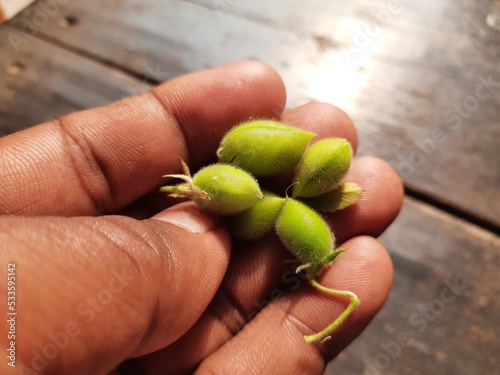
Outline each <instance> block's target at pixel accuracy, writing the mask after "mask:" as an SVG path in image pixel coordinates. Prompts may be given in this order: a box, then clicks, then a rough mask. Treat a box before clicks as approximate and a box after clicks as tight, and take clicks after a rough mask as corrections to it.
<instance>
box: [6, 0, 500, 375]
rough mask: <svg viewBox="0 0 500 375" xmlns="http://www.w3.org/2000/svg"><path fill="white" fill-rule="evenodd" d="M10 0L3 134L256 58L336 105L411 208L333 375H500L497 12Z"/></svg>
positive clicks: (441, 0)
mask: <svg viewBox="0 0 500 375" xmlns="http://www.w3.org/2000/svg"><path fill="white" fill-rule="evenodd" d="M9 2H10V3H11V5H12V3H14V1H12V0H10V1H9V0H0V7H3V9H4V14H5V17H4V18H10V17H12V18H11V19H9V20H7V21H5V22H4V23H2V24H1V25H0V135H6V134H8V133H12V132H14V131H17V130H20V129H23V128H26V127H29V126H31V125H34V124H36V123H39V122H42V121H45V120H49V119H52V118H55V117H58V116H61V115H64V114H66V113H69V112H73V111H76V110H79V109H82V108H88V107H94V106H100V105H104V104H107V103H109V102H112V101H114V100H117V99H120V98H122V97H125V96H129V95H133V94H136V93H139V92H142V91H146V90H148V89H149V88H150V87H151V86H153V85H155V84H157V83H159V82H161V81H163V80H166V79H170V78H173V77H175V76H178V75H180V74H183V73H187V72H191V71H195V70H200V69H204V68H209V67H213V66H216V65H220V64H223V63H226V62H230V61H234V60H241V59H249V58H250V59H257V60H260V61H263V62H265V63H267V64H269V65H271V66H272V67H273V68H275V69H276V70H277V71H278V72H279V73H280V74H281V75H282V77H283V79H284V81H285V84H286V86H287V91H288V102H287V107H288V108H292V107H295V106H297V105H300V104H304V103H306V102H309V101H322V102H328V103H331V104H334V105H336V106H339V107H341V108H342V109H344V110H345V111H346V112H347V113H348V114H349V115H350V116H351V117H352V118H353V119H354V121H355V123H356V124H357V125H358V129H359V137H360V149H359V153H360V154H361V155H367V154H371V155H376V156H379V157H381V158H383V159H384V160H386V161H387V162H389V163H390V164H391V165H392V166H393V167H394V168H396V169H397V170H398V172H399V173H400V175H401V176H402V178H403V180H404V182H405V188H406V198H405V204H404V207H403V210H402V212H401V215H400V216H399V217H398V219H397V220H396V222H395V223H394V224H393V225H392V226H391V227H390V229H389V230H388V231H387V232H386V233H385V234H384V235H383V236H382V237H381V240H382V241H383V242H384V244H385V245H386V246H387V247H388V249H389V251H390V253H391V256H392V259H393V262H394V266H395V279H394V285H393V289H392V292H391V295H390V297H389V300H388V302H387V303H386V305H385V306H384V308H383V310H382V311H381V313H380V314H379V315H378V316H377V317H376V319H375V320H374V321H373V322H372V323H371V324H370V326H369V327H368V328H367V329H366V330H365V332H364V333H363V334H362V335H361V336H360V337H359V338H358V339H357V340H356V341H355V342H354V343H353V344H352V345H351V346H350V347H349V348H347V349H346V350H345V351H344V352H343V353H341V355H340V356H339V357H337V358H336V359H335V360H334V361H332V362H331V363H330V364H329V366H328V368H327V370H326V372H325V374H365V375H366V374H484V375H493V374H499V373H500V372H499V371H500V370H499V369H500V360H499V353H500V342H499V340H498V337H499V336H500V325H499V324H498V321H497V320H498V316H499V314H500V287H499V282H498V281H499V276H498V275H499V271H500V238H499V228H500V225H499V224H500V194H499V187H500V167H499V166H500V63H499V62H500V1H498V0H420V1H418V2H416V1H410V0H352V1H349V2H346V1H340V0H328V1H327V0H310V1H307V2H306V1H298V0H287V1H285V0H275V1H264V0H252V1H250V0H162V1H160V0H113V1H110V0H108V1H104V0H86V1H69V0H39V1H35V2H34V3H32V4H31V5H29V6H28V7H27V8H26V9H24V10H22V11H21V12H20V13H18V14H17V15H15V16H14V14H15V13H16V11H17V10H18V9H22V8H23V7H24V6H25V5H27V3H30V1H26V2H25V3H24V2H21V1H20V0H16V1H15V5H16V7H15V8H16V10H15V11H14V10H11V9H14V8H12V7H11V6H10V5H9V6H7V4H8V3H9ZM7 9H9V10H8V12H7Z"/></svg>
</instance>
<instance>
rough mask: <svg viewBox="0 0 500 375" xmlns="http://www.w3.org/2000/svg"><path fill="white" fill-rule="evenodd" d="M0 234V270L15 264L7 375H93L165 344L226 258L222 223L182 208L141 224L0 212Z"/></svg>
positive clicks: (200, 302) (198, 308) (214, 284)
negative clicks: (11, 353) (11, 359)
mask: <svg viewBox="0 0 500 375" xmlns="http://www.w3.org/2000/svg"><path fill="white" fill-rule="evenodd" d="M0 233H1V235H0V237H2V240H1V245H0V264H1V267H2V272H4V271H5V270H6V269H7V268H8V266H7V264H11V265H12V264H14V265H15V266H14V267H15V280H16V293H17V294H16V303H15V312H17V315H16V316H15V317H16V318H15V319H16V320H15V325H17V329H16V330H15V332H16V335H15V340H14V341H15V343H14V344H15V357H16V361H17V363H16V365H17V366H16V367H18V369H17V370H16V373H18V372H19V370H20V369H24V370H25V372H24V373H34V374H41V373H44V374H45V373H71V374H88V373H92V374H101V373H106V372H109V371H110V370H111V369H113V368H114V367H116V366H117V365H118V364H119V363H121V362H122V361H123V360H124V359H126V358H129V357H134V356H139V355H143V354H146V353H149V352H152V351H155V350H158V349H159V348H162V347H165V346H167V345H169V344H170V343H172V342H173V341H175V340H177V339H178V338H179V337H180V336H181V335H183V334H184V333H185V332H186V331H187V330H188V329H189V328H190V327H191V326H192V325H193V324H194V322H195V321H196V320H197V319H198V318H199V316H200V315H201V314H202V313H203V311H204V310H205V308H206V307H207V305H208V304H209V302H210V300H211V299H212V297H213V295H214V294H215V292H216V290H217V289H218V287H219V284H220V283H221V281H222V278H223V276H224V273H225V271H226V268H227V265H228V261H229V255H230V254H229V253H230V240H229V237H228V235H227V233H226V231H225V229H224V226H223V225H219V222H218V220H217V219H216V218H214V217H212V216H210V215H208V214H206V213H205V212H202V211H201V210H199V209H198V208H197V207H196V206H195V205H194V204H192V203H182V204H180V205H177V206H174V207H172V208H170V209H168V210H165V211H163V212H161V213H160V214H158V215H156V216H155V217H154V218H152V219H149V220H145V221H142V222H141V221H137V220H133V219H130V218H127V217H122V216H107V217H99V218H95V217H77V218H62V217H14V216H11V217H5V216H4V217H2V218H0ZM5 293H6V288H5V287H3V286H1V287H0V295H1V299H2V300H4V301H5V300H7V296H6V295H5ZM0 340H1V341H0V342H1V343H2V345H3V346H4V347H6V348H7V349H8V348H9V346H10V345H11V344H12V343H11V340H9V339H8V338H7V335H2V337H1V338H0ZM6 367H8V366H6ZM8 370H11V372H10V373H14V371H12V370H14V368H11V367H8ZM2 373H4V371H3V370H2ZM7 373H9V372H8V371H7Z"/></svg>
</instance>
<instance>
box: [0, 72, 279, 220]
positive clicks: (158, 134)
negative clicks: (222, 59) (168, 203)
mask: <svg viewBox="0 0 500 375" xmlns="http://www.w3.org/2000/svg"><path fill="white" fill-rule="evenodd" d="M284 103H285V91H284V87H283V82H282V81H281V78H280V77H279V76H278V75H277V73H276V72H274V71H273V70H272V69H270V68H268V67H266V66H265V65H263V64H260V63H258V62H241V63H234V64H229V65H226V66H222V67H219V68H215V69H211V70H206V71H203V72H199V73H194V74H190V75H186V76H183V77H180V78H177V79H174V80H172V81H170V82H167V83H165V84H162V85H160V86H158V87H156V88H154V89H153V90H151V91H150V92H147V93H145V94H141V95H138V96H136V97H132V98H126V99H124V100H121V101H119V102H116V103H113V104H111V105H109V106H106V107H103V108H97V109H92V110H87V111H83V112H79V113H75V114H71V115H68V116H65V117H63V118H61V119H60V120H58V121H53V122H49V123H45V124H42V125H39V126H36V127H33V128H30V129H27V130H25V131H22V132H19V133H16V134H12V135H10V136H7V137H4V138H2V139H0V165H2V169H1V170H0V212H1V213H7V214H26V215H49V214H54V215H65V216H71V215H97V214H103V213H110V212H116V211H117V210H118V209H120V208H123V207H124V206H126V205H128V204H130V203H131V202H132V201H134V200H136V199H137V198H139V197H141V196H143V195H144V194H146V193H148V192H149V191H151V190H153V189H155V188H156V187H157V186H158V185H159V184H161V182H162V177H161V176H162V175H164V174H167V173H173V172H175V171H178V170H179V167H180V163H179V157H182V158H183V159H184V160H187V161H189V162H190V165H191V166H192V167H193V168H196V167H199V166H200V165H201V164H203V163H206V162H209V161H210V160H212V159H213V157H214V155H215V150H216V147H217V144H218V142H219V141H220V139H221V137H222V136H223V134H224V133H225V132H226V131H227V130H228V129H229V128H230V127H231V126H234V125H235V124H237V123H239V122H241V121H245V120H248V119H249V118H250V117H254V118H257V117H268V118H272V117H277V116H279V115H280V114H281V112H282V110H283V107H284Z"/></svg>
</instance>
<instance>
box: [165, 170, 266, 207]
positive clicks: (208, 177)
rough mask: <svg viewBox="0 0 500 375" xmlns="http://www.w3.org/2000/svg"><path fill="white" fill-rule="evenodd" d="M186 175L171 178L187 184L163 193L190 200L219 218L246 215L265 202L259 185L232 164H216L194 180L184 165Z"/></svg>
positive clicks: (166, 188)
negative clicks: (238, 214)
mask: <svg viewBox="0 0 500 375" xmlns="http://www.w3.org/2000/svg"><path fill="white" fill-rule="evenodd" d="M183 167H184V172H185V174H183V175H168V176H166V177H175V178H180V179H182V180H184V181H185V182H184V183H181V184H179V185H175V186H163V187H162V188H161V189H160V191H162V192H165V193H169V195H171V196H173V197H181V198H189V199H192V200H193V201H195V202H196V204H198V205H199V206H200V207H201V208H203V209H204V210H206V211H208V212H210V213H213V214H216V215H233V214H237V213H239V212H242V211H245V210H246V209H248V208H250V207H251V206H252V205H253V204H254V203H255V202H257V201H258V200H259V199H261V198H262V192H261V191H260V187H259V184H258V182H257V180H255V178H253V177H252V176H251V175H250V174H249V173H247V172H246V171H244V170H242V169H240V168H237V167H235V166H232V165H229V164H221V163H217V164H212V165H209V166H207V167H204V168H202V169H200V170H199V171H198V172H197V173H196V174H195V175H194V176H193V177H191V176H190V174H189V170H188V168H187V166H186V165H185V164H184V163H183Z"/></svg>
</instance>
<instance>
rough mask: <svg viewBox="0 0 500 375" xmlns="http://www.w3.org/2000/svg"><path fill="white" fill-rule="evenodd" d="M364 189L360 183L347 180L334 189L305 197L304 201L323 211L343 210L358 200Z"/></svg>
mask: <svg viewBox="0 0 500 375" xmlns="http://www.w3.org/2000/svg"><path fill="white" fill-rule="evenodd" d="M362 194H363V189H361V187H360V186H359V185H358V184H355V183H353V182H346V183H344V184H342V185H340V186H338V187H337V188H335V189H334V190H332V191H329V192H327V193H324V194H321V195H318V196H315V197H311V198H306V199H304V203H306V204H307V205H309V206H310V207H311V208H313V209H315V210H318V211H321V212H335V211H339V210H343V209H344V208H347V207H349V206H351V205H353V204H354V203H356V202H357V201H358V199H359V198H360V197H361V195H362Z"/></svg>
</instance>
